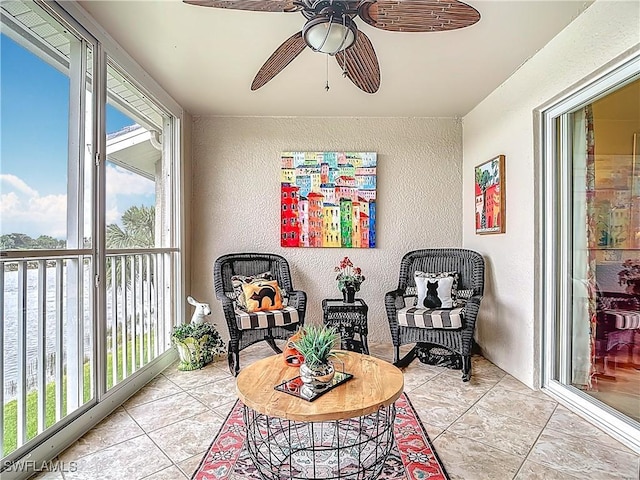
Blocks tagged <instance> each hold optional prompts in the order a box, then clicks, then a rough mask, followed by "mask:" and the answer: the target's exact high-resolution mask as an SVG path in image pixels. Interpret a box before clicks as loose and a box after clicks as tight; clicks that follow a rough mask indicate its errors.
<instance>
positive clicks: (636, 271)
mask: <svg viewBox="0 0 640 480" xmlns="http://www.w3.org/2000/svg"><path fill="white" fill-rule="evenodd" d="M622 267H623V269H622V270H620V271H619V272H618V283H619V284H620V285H626V286H627V288H626V292H627V293H629V294H632V295H640V260H633V259H627V260H625V261H624V262H623V264H622Z"/></svg>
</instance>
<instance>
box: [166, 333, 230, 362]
mask: <svg viewBox="0 0 640 480" xmlns="http://www.w3.org/2000/svg"><path fill="white" fill-rule="evenodd" d="M171 342H172V343H173V345H174V346H175V347H176V349H177V350H178V353H179V354H180V365H178V370H197V369H199V368H202V367H204V366H205V365H206V364H207V363H210V362H211V361H212V360H213V359H214V358H215V357H216V356H217V355H221V354H224V353H225V347H224V342H223V341H222V338H221V337H220V334H219V333H218V330H216V327H215V326H213V325H211V324H209V323H200V324H193V323H183V324H182V325H178V326H176V327H175V328H174V329H173V332H172V333H171Z"/></svg>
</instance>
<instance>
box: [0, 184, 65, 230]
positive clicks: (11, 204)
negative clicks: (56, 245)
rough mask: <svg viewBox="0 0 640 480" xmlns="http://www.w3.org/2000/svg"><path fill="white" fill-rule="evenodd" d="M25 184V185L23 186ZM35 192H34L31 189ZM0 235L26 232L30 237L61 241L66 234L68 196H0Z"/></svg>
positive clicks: (8, 194)
mask: <svg viewBox="0 0 640 480" xmlns="http://www.w3.org/2000/svg"><path fill="white" fill-rule="evenodd" d="M25 185H26V184H25ZM34 192H35V190H34ZM0 201H1V206H0V214H1V215H2V227H1V230H2V233H26V234H27V235H30V236H32V237H38V236H40V235H51V236H52V237H55V238H64V237H65V236H66V231H67V196H66V195H45V196H44V197H41V196H39V195H38V192H35V195H33V196H31V197H30V198H24V197H23V196H18V195H17V194H16V192H9V193H7V194H3V195H1V196H0Z"/></svg>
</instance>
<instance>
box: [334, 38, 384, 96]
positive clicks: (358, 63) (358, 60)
mask: <svg viewBox="0 0 640 480" xmlns="http://www.w3.org/2000/svg"><path fill="white" fill-rule="evenodd" d="M335 57H336V60H337V61H338V65H340V66H341V67H342V66H343V65H344V69H345V71H346V73H347V77H349V80H351V81H352V82H353V83H354V84H355V86H356V87H358V88H359V89H360V90H362V91H364V92H367V93H376V92H377V91H378V89H379V88H380V65H379V64H378V57H377V56H376V52H375V50H374V49H373V45H372V44H371V40H369V37H367V36H366V35H365V34H364V33H363V32H362V30H359V31H358V36H357V37H356V42H355V43H354V44H353V45H352V46H351V47H350V48H347V49H346V50H342V51H340V52H338V53H336V55H335Z"/></svg>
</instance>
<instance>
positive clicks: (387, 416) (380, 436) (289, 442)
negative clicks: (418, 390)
mask: <svg viewBox="0 0 640 480" xmlns="http://www.w3.org/2000/svg"><path fill="white" fill-rule="evenodd" d="M243 415H244V422H245V425H246V428H247V449H248V451H249V454H250V456H251V458H252V459H253V462H254V464H255V466H256V468H257V469H258V472H259V473H260V476H261V477H262V478H264V479H268V480H281V479H294V480H297V479H305V480H309V479H311V480H321V479H322V480H333V479H345V480H371V479H375V478H377V477H378V476H379V475H380V472H381V471H382V467H383V466H384V462H385V460H386V458H387V455H388V454H389V452H390V451H391V448H392V447H393V442H394V437H393V423H394V419H395V415H396V410H395V404H394V403H392V404H391V405H389V406H387V407H381V408H380V409H378V411H376V412H374V413H371V414H369V415H364V416H362V417H355V418H348V419H344V420H336V421H330V422H299V421H292V420H285V419H281V418H276V417H270V416H267V415H264V414H261V413H258V412H256V411H255V410H252V409H251V408H249V407H247V406H245V407H244V412H243Z"/></svg>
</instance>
